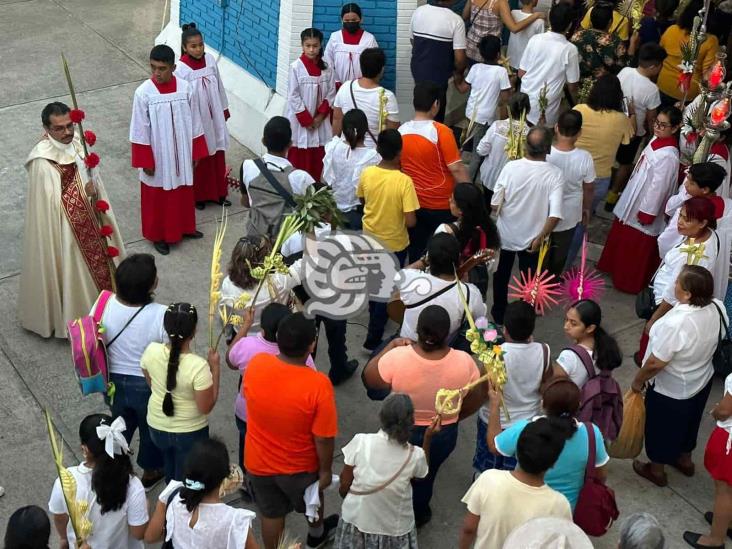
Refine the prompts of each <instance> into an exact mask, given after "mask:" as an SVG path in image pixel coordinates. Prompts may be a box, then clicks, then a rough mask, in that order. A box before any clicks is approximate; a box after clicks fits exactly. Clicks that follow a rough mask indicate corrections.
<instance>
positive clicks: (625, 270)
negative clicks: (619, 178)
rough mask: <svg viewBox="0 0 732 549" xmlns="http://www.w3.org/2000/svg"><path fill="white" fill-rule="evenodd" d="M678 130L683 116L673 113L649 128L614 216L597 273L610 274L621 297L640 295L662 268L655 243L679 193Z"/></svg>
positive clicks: (660, 115)
mask: <svg viewBox="0 0 732 549" xmlns="http://www.w3.org/2000/svg"><path fill="white" fill-rule="evenodd" d="M680 124H681V111H679V109H677V108H676V107H666V108H663V109H661V110H660V111H659V113H658V117H657V118H656V121H655V122H654V125H653V133H654V137H653V139H651V141H650V142H649V143H648V145H647V146H646V148H645V149H644V150H643V154H641V157H640V159H639V160H638V163H637V164H636V166H635V169H634V170H633V175H631V178H630V181H629V182H628V186H627V188H626V189H625V191H624V192H623V194H622V196H621V197H620V200H618V204H617V205H616V206H615V210H613V213H614V214H615V220H614V221H613V225H612V228H611V229H610V234H608V237H607V242H606V243H605V248H604V249H603V251H602V256H600V261H599V262H598V264H597V268H598V269H599V270H601V271H603V272H606V273H608V274H610V276H611V278H612V280H613V285H614V286H615V287H616V288H617V289H618V290H620V291H621V292H626V293H629V294H637V293H638V292H640V291H641V290H642V289H643V287H644V286H646V285H647V284H648V282H649V281H650V280H651V277H652V276H653V273H654V272H655V270H656V268H657V267H658V264H659V263H660V262H661V259H660V257H659V255H658V244H657V239H658V235H659V234H661V232H662V231H663V229H664V228H665V226H666V219H665V217H664V208H665V206H666V202H667V201H668V199H669V198H670V197H671V195H672V194H673V193H674V191H675V190H676V187H677V182H678V174H679V141H678V138H677V136H676V132H677V130H678V129H679V126H680Z"/></svg>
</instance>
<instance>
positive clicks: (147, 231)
mask: <svg viewBox="0 0 732 549" xmlns="http://www.w3.org/2000/svg"><path fill="white" fill-rule="evenodd" d="M140 186H141V192H140V198H141V200H140V210H141V213H142V236H143V237H145V238H146V239H148V240H151V241H152V242H161V241H162V242H167V243H168V244H175V243H176V242H180V241H181V240H182V239H183V235H185V234H192V233H194V232H195V231H196V209H195V208H196V205H195V200H194V199H193V187H192V186H190V185H183V186H181V187H178V188H177V189H173V190H170V191H166V190H164V189H163V188H161V187H150V186H149V185H145V184H144V183H142V182H140Z"/></svg>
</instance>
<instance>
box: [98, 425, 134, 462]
mask: <svg viewBox="0 0 732 549" xmlns="http://www.w3.org/2000/svg"><path fill="white" fill-rule="evenodd" d="M126 430H127V424H125V420H124V418H122V417H121V416H120V417H118V418H117V419H115V420H114V421H113V422H112V425H107V424H106V423H101V424H100V425H99V426H97V436H98V437H99V440H103V441H104V451H105V452H107V454H108V455H109V457H111V458H112V459H114V455H115V454H127V453H129V451H130V447H129V445H128V444H127V439H125V435H124V433H125V431H126Z"/></svg>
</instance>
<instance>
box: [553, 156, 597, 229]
mask: <svg viewBox="0 0 732 549" xmlns="http://www.w3.org/2000/svg"><path fill="white" fill-rule="evenodd" d="M546 161H547V162H549V163H550V164H554V165H555V166H556V167H557V168H559V169H560V170H562V174H564V188H563V191H564V192H563V195H562V196H563V199H562V220H561V221H560V222H559V223H557V226H556V227H555V229H554V232H557V231H567V230H569V229H574V228H575V227H576V226H577V223H579V222H580V221H582V185H583V183H592V182H593V181H595V163H594V161H593V160H592V155H591V154H590V153H589V152H587V151H586V150H584V149H577V148H575V149H572V150H571V151H560V150H559V149H557V148H556V147H552V152H551V154H550V155H549V156H547V157H546Z"/></svg>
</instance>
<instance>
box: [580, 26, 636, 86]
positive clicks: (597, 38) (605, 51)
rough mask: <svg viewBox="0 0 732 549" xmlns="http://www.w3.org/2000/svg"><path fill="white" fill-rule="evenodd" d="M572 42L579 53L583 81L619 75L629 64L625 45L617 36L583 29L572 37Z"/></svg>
mask: <svg viewBox="0 0 732 549" xmlns="http://www.w3.org/2000/svg"><path fill="white" fill-rule="evenodd" d="M571 42H572V44H574V45H575V46H577V51H578V52H579V66H580V76H581V77H582V78H583V79H585V78H599V77H600V76H602V75H603V74H618V72H620V69H622V68H623V67H624V66H625V65H627V64H628V52H627V50H626V48H625V44H624V43H623V42H622V41H621V40H620V38H618V37H617V36H616V35H615V34H609V33H607V32H603V31H599V30H596V29H582V30H579V31H577V32H576V33H575V34H574V36H572V40H571Z"/></svg>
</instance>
